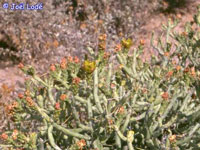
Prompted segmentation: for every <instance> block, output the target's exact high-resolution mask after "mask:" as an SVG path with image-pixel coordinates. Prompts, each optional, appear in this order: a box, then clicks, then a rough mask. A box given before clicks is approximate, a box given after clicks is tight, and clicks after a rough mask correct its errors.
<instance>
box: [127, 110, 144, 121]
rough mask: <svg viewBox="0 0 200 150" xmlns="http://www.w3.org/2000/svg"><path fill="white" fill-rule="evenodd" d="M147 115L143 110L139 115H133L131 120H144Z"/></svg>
mask: <svg viewBox="0 0 200 150" xmlns="http://www.w3.org/2000/svg"><path fill="white" fill-rule="evenodd" d="M145 116H146V112H143V113H142V114H141V115H139V116H137V117H131V118H130V122H133V121H139V120H142V119H144V118H145Z"/></svg>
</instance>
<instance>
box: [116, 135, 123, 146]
mask: <svg viewBox="0 0 200 150" xmlns="http://www.w3.org/2000/svg"><path fill="white" fill-rule="evenodd" d="M115 144H116V146H117V148H120V149H121V147H122V143H121V139H120V137H119V136H118V134H117V133H115Z"/></svg>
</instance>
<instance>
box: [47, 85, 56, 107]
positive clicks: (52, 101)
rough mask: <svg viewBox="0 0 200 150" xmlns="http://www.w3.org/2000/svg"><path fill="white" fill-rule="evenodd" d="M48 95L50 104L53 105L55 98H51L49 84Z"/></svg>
mask: <svg viewBox="0 0 200 150" xmlns="http://www.w3.org/2000/svg"><path fill="white" fill-rule="evenodd" d="M48 97H49V100H50V102H51V104H52V106H54V105H55V100H54V98H53V95H52V88H51V87H50V86H49V87H48Z"/></svg>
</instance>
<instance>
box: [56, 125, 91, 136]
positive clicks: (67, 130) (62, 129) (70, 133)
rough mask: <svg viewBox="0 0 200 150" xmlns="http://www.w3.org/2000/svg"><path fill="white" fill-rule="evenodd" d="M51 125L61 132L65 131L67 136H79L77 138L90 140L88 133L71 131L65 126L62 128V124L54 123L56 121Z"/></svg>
mask: <svg viewBox="0 0 200 150" xmlns="http://www.w3.org/2000/svg"><path fill="white" fill-rule="evenodd" d="M53 126H54V127H55V128H56V129H58V130H60V131H62V132H63V133H65V134H67V135H69V136H72V137H77V138H79V139H85V140H90V137H89V136H88V135H82V134H79V133H76V132H73V131H71V130H69V129H66V128H64V127H62V126H60V125H58V124H56V123H53Z"/></svg>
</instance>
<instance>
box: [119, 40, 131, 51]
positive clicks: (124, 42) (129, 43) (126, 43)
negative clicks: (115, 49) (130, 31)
mask: <svg viewBox="0 0 200 150" xmlns="http://www.w3.org/2000/svg"><path fill="white" fill-rule="evenodd" d="M121 44H122V45H123V46H124V47H125V48H127V49H129V48H130V47H131V46H132V44H133V43H132V40H131V39H130V38H128V39H127V40H126V39H123V40H122V41H121Z"/></svg>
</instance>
